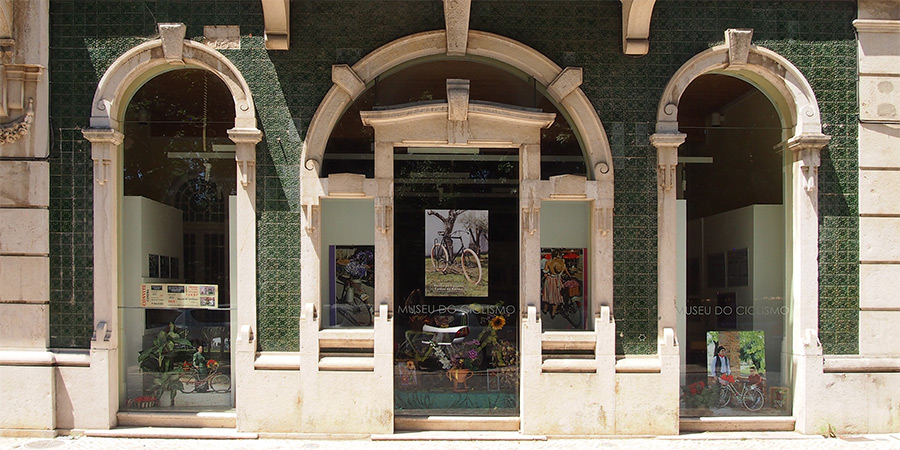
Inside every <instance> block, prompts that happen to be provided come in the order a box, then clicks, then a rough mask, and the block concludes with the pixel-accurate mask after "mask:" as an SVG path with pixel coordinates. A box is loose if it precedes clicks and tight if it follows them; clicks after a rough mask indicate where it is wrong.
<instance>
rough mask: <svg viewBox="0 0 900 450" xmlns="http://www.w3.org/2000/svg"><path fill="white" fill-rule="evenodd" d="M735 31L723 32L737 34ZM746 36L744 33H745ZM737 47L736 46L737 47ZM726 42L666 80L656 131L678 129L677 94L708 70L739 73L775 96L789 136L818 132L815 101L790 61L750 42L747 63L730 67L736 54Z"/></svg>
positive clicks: (806, 82) (810, 88)
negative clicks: (782, 113) (791, 130)
mask: <svg viewBox="0 0 900 450" xmlns="http://www.w3.org/2000/svg"><path fill="white" fill-rule="evenodd" d="M734 31H735V30H728V31H726V36H728V34H729V33H731V34H732V36H734V37H737V36H740V34H738V33H735V32H734ZM745 38H746V36H745ZM737 48H740V46H737ZM731 51H732V49H731V47H729V45H728V44H723V45H718V46H716V47H713V48H711V49H709V50H706V51H704V52H702V53H700V54H698V55H696V56H694V57H693V58H691V59H690V60H689V61H688V62H686V63H685V64H684V65H682V66H681V68H679V69H678V71H677V72H676V73H675V75H673V76H672V78H671V79H670V80H669V83H668V84H667V85H666V88H665V90H664V91H663V95H662V98H661V99H660V102H659V106H658V108H657V117H656V119H657V122H656V131H657V132H677V131H678V102H679V101H680V99H681V94H682V93H684V90H685V89H686V88H687V87H688V85H689V84H690V83H691V82H692V81H693V80H694V79H695V78H697V77H699V76H701V75H705V74H709V73H720V74H735V75H740V76H742V77H743V78H745V79H747V80H748V81H750V82H751V83H753V84H755V85H756V87H757V88H759V89H761V90H762V91H764V92H765V93H766V94H767V95H768V97H769V98H773V99H775V100H774V102H775V103H776V105H775V106H776V108H779V109H782V108H783V109H786V111H785V112H787V113H788V114H784V115H783V116H784V117H785V119H786V120H787V121H788V123H787V124H786V125H787V126H788V127H790V128H792V129H793V132H792V136H797V135H801V134H807V135H816V134H821V133H822V124H821V116H820V114H819V106H818V101H817V100H816V96H815V93H814V92H813V90H812V87H811V86H810V85H809V82H808V81H807V80H806V78H805V77H804V76H803V74H802V73H800V71H799V70H798V69H797V68H796V67H795V66H794V65H793V64H791V62H790V61H788V60H787V59H785V58H784V57H783V56H781V55H779V54H777V53H775V52H773V51H771V50H768V49H766V48H764V47H758V46H755V45H750V46H749V49H748V55H747V62H746V63H745V64H739V65H737V66H733V65H732V64H731V60H732V58H734V57H737V58H738V59H739V58H740V56H739V55H730V53H731Z"/></svg>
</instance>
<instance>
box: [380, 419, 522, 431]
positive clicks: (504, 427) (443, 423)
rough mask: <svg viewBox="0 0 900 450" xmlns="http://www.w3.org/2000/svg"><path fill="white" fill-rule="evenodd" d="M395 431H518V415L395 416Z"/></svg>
mask: <svg viewBox="0 0 900 450" xmlns="http://www.w3.org/2000/svg"><path fill="white" fill-rule="evenodd" d="M394 430H396V431H467V432H470V431H515V432H518V431H519V417H518V416H510V417H471V416H418V415H410V416H395V417H394Z"/></svg>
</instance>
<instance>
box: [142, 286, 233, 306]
mask: <svg viewBox="0 0 900 450" xmlns="http://www.w3.org/2000/svg"><path fill="white" fill-rule="evenodd" d="M141 306H142V307H144V308H217V307H218V306H219V286H217V285H214V284H183V283H182V284H166V283H141Z"/></svg>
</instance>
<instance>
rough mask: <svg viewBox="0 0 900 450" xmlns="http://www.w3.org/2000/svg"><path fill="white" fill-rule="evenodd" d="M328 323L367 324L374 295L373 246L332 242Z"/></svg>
mask: <svg viewBox="0 0 900 450" xmlns="http://www.w3.org/2000/svg"><path fill="white" fill-rule="evenodd" d="M328 253H329V259H330V261H331V265H330V266H329V278H330V280H329V281H330V283H329V293H330V295H329V306H330V307H329V310H330V311H329V326H332V327H370V326H372V324H373V321H372V318H373V312H374V309H375V307H374V304H375V302H374V298H375V246H374V245H332V246H330V247H329V248H328Z"/></svg>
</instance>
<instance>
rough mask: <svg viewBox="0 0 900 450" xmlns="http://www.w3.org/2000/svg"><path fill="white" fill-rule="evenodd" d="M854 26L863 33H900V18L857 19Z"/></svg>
mask: <svg viewBox="0 0 900 450" xmlns="http://www.w3.org/2000/svg"><path fill="white" fill-rule="evenodd" d="M853 26H854V27H855V28H856V30H857V31H859V32H861V33H900V20H878V19H856V20H854V21H853Z"/></svg>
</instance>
